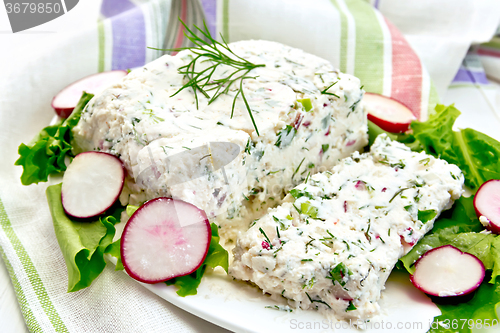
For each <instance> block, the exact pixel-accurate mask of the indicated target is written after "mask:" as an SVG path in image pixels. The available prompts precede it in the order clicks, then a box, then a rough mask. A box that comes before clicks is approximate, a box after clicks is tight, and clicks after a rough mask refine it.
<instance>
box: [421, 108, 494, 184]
mask: <svg viewBox="0 0 500 333" xmlns="http://www.w3.org/2000/svg"><path fill="white" fill-rule="evenodd" d="M459 115H460V111H458V110H457V109H456V108H455V107H454V106H453V105H450V106H448V107H446V106H444V105H438V106H436V113H435V114H433V115H431V116H430V117H429V120H427V121H425V122H419V121H414V122H412V124H411V129H412V130H413V136H414V137H415V139H416V140H418V141H419V142H420V144H421V145H422V146H423V147H424V150H425V152H426V153H428V154H431V155H434V156H439V157H440V158H442V159H444V160H446V161H448V162H449V163H453V164H456V165H457V166H458V167H459V168H460V169H461V170H462V172H463V173H464V176H465V185H467V186H469V187H470V188H471V189H472V190H473V191H475V190H477V189H478V188H479V186H481V184H482V183H484V182H485V181H487V180H490V179H499V178H500V143H499V142H498V141H496V140H495V139H493V138H491V137H489V136H487V135H485V134H483V133H480V132H478V131H476V130H473V129H471V128H466V129H464V130H459V131H454V130H453V124H454V123H455V120H456V119H457V118H458V116H459Z"/></svg>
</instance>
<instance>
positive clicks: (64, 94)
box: [52, 70, 127, 118]
mask: <svg viewBox="0 0 500 333" xmlns="http://www.w3.org/2000/svg"><path fill="white" fill-rule="evenodd" d="M125 75H127V71H123V70H116V71H108V72H102V73H97V74H93V75H89V76H86V77H84V78H83V79H80V80H78V81H76V82H73V83H72V84H70V85H69V86H67V87H66V88H64V89H63V90H61V91H60V92H58V93H57V95H55V96H54V98H53V99H52V107H53V108H54V110H55V111H56V113H57V115H58V116H59V117H62V118H68V117H69V115H70V114H71V112H73V109H74V108H75V106H76V104H77V103H78V101H79V100H80V97H82V93H83V92H84V91H86V92H87V93H89V94H94V95H95V94H96V93H99V92H101V91H102V90H104V88H107V87H108V86H110V85H111V84H113V83H114V82H116V81H118V80H119V79H121V78H122V77H124V76H125Z"/></svg>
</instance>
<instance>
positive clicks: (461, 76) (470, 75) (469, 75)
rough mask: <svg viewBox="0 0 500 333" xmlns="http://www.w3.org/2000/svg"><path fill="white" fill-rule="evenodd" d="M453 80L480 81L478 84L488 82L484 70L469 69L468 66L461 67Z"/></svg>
mask: <svg viewBox="0 0 500 333" xmlns="http://www.w3.org/2000/svg"><path fill="white" fill-rule="evenodd" d="M453 82H462V83H463V82H467V83H478V84H488V83H489V82H488V79H487V78H486V74H485V73H484V72H475V71H471V70H468V69H466V68H463V67H460V69H459V70H458V72H457V75H455V78H454V79H453Z"/></svg>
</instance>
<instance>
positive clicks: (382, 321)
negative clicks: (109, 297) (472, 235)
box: [141, 272, 440, 333]
mask: <svg viewBox="0 0 500 333" xmlns="http://www.w3.org/2000/svg"><path fill="white" fill-rule="evenodd" d="M141 284H142V285H143V286H144V287H146V288H147V289H149V290H150V291H152V292H153V293H155V294H157V295H158V296H160V297H161V298H163V299H165V300H167V301H168V302H170V303H172V304H174V305H176V306H178V307H180V308H182V309H184V310H186V311H188V312H191V313H192V314H194V315H196V316H198V317H200V318H203V319H205V320H208V321H210V322H212V323H214V324H217V325H219V326H222V327H224V328H227V329H229V330H232V331H235V332H280V333H281V332H297V331H298V330H301V329H302V330H306V331H309V330H312V331H314V332H318V331H331V329H334V330H335V331H336V332H358V333H359V332H360V331H359V330H357V329H356V328H355V327H354V326H353V325H354V322H352V323H351V324H350V323H349V322H336V321H334V320H331V319H328V318H326V317H324V316H323V315H321V314H320V313H318V312H316V311H312V310H308V311H302V310H295V309H294V310H293V312H285V311H279V310H275V309H269V308H266V306H273V305H279V304H278V303H277V302H276V301H274V300H272V299H271V298H270V297H269V296H267V295H263V294H262V291H260V290H259V289H258V288H257V287H253V286H250V285H249V284H247V283H244V282H240V281H233V280H232V279H231V278H230V277H228V276H226V275H225V273H222V274H217V273H215V272H214V273H212V274H206V275H205V276H204V277H203V279H202V281H201V284H200V286H199V287H198V294H197V295H195V296H187V297H179V296H178V295H177V294H176V292H175V291H176V289H177V288H176V287H175V286H167V285H166V284H164V283H158V284H154V285H148V284H144V283H141ZM379 304H380V306H381V308H382V312H383V314H382V315H381V316H379V317H377V318H373V319H372V320H371V321H370V322H369V323H367V324H366V325H367V330H365V331H363V332H379V333H380V332H384V331H386V330H394V332H401V331H404V332H415V333H416V332H427V331H428V329H429V327H430V324H431V322H432V320H433V318H434V316H438V315H439V314H440V311H439V309H438V308H437V307H436V305H434V303H432V302H431V301H430V299H429V298H427V297H426V296H425V295H424V294H423V293H422V292H420V291H418V290H417V289H416V288H415V287H413V285H412V284H411V283H410V281H409V280H408V274H405V273H399V272H393V273H392V274H391V276H390V277H389V280H388V281H387V284H386V290H384V291H383V292H382V299H381V300H380V301H379ZM349 325H351V327H349Z"/></svg>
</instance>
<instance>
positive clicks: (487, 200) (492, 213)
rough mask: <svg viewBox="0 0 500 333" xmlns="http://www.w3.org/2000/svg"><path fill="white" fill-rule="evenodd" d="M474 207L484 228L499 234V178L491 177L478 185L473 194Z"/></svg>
mask: <svg viewBox="0 0 500 333" xmlns="http://www.w3.org/2000/svg"><path fill="white" fill-rule="evenodd" d="M474 209H475V210H476V214H477V217H478V218H479V220H480V221H481V223H482V224H483V225H484V226H485V228H486V229H488V230H490V231H491V232H493V233H495V234H500V180H498V179H491V180H488V181H487V182H485V183H483V185H481V186H480V187H479V189H478V190H477V192H476V195H475V196H474Z"/></svg>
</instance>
